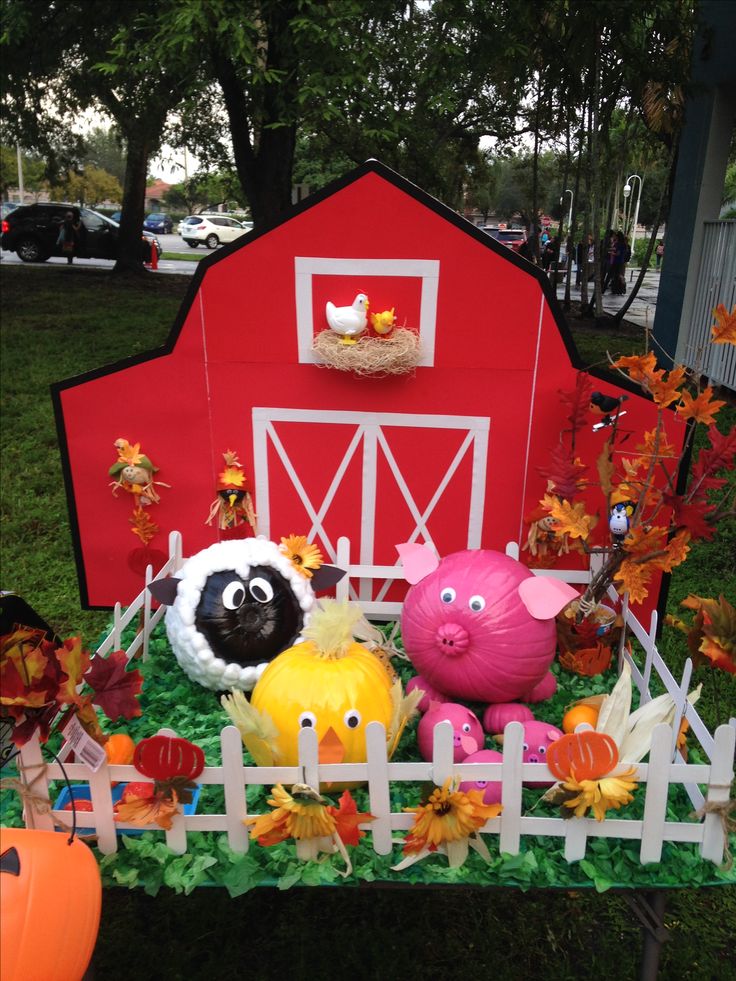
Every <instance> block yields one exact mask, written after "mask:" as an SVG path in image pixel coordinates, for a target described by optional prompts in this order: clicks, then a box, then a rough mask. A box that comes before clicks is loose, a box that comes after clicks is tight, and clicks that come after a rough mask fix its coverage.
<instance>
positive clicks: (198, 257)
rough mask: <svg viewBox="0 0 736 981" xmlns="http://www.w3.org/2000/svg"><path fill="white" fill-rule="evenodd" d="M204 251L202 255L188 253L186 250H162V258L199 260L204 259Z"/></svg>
mask: <svg viewBox="0 0 736 981" xmlns="http://www.w3.org/2000/svg"><path fill="white" fill-rule="evenodd" d="M205 256H206V253H205V254H203V255H189V253H188V252H162V253H161V258H162V259H180V260H181V261H182V262H200V261H201V260H202V259H204V258H205Z"/></svg>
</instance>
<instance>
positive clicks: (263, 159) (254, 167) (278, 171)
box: [211, 0, 299, 229]
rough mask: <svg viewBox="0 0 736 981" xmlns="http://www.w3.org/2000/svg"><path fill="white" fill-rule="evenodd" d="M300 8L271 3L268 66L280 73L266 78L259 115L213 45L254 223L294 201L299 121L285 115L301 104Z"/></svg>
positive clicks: (261, 223)
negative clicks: (294, 26) (296, 28)
mask: <svg viewBox="0 0 736 981" xmlns="http://www.w3.org/2000/svg"><path fill="white" fill-rule="evenodd" d="M297 13H298V7H297V6H294V4H293V3H290V2H287V0H283V2H281V3H279V4H276V5H274V6H273V7H271V8H270V11H269V17H268V24H267V40H266V46H265V57H266V61H265V65H264V68H265V70H266V71H267V72H274V73H275V75H276V77H275V79H274V80H273V81H267V82H264V83H263V100H262V104H261V106H260V111H259V112H258V118H257V119H256V118H254V116H255V113H254V112H253V111H252V110H251V106H250V104H249V101H248V99H246V92H245V83H244V82H242V81H241V79H240V78H239V77H238V73H237V70H236V68H235V65H234V64H233V63H232V61H230V59H228V58H225V57H223V56H222V54H221V52H220V49H219V48H218V46H217V45H216V44H215V45H213V47H212V49H211V57H212V62H213V67H214V70H215V75H216V77H217V80H218V82H219V83H220V88H221V89H222V94H223V98H224V101H225V108H226V110H227V114H228V120H229V123H230V132H231V135H232V140H233V156H234V158H235V169H236V171H237V174H238V179H239V181H240V185H241V187H242V188H243V193H244V194H245V196H246V197H247V199H248V203H249V204H250V209H251V214H252V215H253V226H254V228H256V229H259V228H262V227H263V226H265V225H269V224H271V223H272V222H274V221H276V220H278V219H279V218H281V217H282V216H283V215H284V214H285V213H286V212H287V211H288V210H289V208H290V207H291V179H292V172H293V167H294V149H295V147H296V122H285V120H288V119H289V118H290V117H293V113H294V107H295V106H296V105H297V104H298V95H299V83H298V68H299V53H298V51H297V48H296V45H295V42H294V37H293V34H292V31H291V25H290V19H291V18H292V17H294V16H296V14H297ZM276 124H278V125H276Z"/></svg>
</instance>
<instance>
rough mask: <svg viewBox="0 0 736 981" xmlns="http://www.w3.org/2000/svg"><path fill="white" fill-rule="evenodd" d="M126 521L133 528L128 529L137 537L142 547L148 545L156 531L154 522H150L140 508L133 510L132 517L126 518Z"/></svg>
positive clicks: (156, 526) (156, 527)
mask: <svg viewBox="0 0 736 981" xmlns="http://www.w3.org/2000/svg"><path fill="white" fill-rule="evenodd" d="M128 520H129V521H130V523H131V524H132V525H133V527H132V528H131V529H130V530H131V531H132V532H133V534H134V535H137V536H138V537H139V538H140V540H141V541H142V542H143V544H144V545H148V543H149V542H150V541H151V539H152V538H153V537H154V536H155V534H156V532H157V531H158V525H157V524H156V522H155V521H151V519H150V518H149V517H148V515H147V514H146V512H145V511H144V510H143V508H141V507H138V508H134V509H133V516H132V517H131V518H128Z"/></svg>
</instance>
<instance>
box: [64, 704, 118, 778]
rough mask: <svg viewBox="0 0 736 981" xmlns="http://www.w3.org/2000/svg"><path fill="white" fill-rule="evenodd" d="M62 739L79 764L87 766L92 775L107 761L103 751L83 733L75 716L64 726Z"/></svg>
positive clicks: (83, 729) (80, 724)
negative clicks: (63, 738) (76, 757)
mask: <svg viewBox="0 0 736 981" xmlns="http://www.w3.org/2000/svg"><path fill="white" fill-rule="evenodd" d="M64 737H65V739H66V742H67V743H68V744H69V745H70V746H71V748H72V749H73V750H74V752H75V754H76V755H77V756H78V757H79V760H80V762H82V763H84V765H85V766H88V767H89V768H90V770H92V772H93V773H96V772H97V771H98V770H99V769H100V767H101V766H102V764H103V763H104V762H105V760H106V759H107V753H106V752H105V750H104V749H103V748H102V746H100V744H99V743H98V742H95V740H94V739H93V738H92V737H91V736H90V735H89V734H88V733H87V732H86V731H85V728H84V726H83V725H82V723H81V722H80V721H79V719H78V718H77V717H76V715H72V717H71V719H70V720H69V722H67V724H66V725H65V726H64Z"/></svg>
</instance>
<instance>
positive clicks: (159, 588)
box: [148, 576, 181, 606]
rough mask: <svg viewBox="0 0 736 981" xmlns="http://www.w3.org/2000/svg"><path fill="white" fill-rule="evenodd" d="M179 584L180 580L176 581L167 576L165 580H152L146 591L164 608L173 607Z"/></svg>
mask: <svg viewBox="0 0 736 981" xmlns="http://www.w3.org/2000/svg"><path fill="white" fill-rule="evenodd" d="M180 582H181V579H176V578H174V577H173V576H168V577H167V578H166V579H154V580H153V582H150V583H149V584H148V589H149V590H150V592H151V595H152V596H153V597H154V598H155V599H157V600H158V601H159V603H163V604H164V606H173V605H174V600H175V599H176V590H177V588H178V586H179V583H180Z"/></svg>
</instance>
